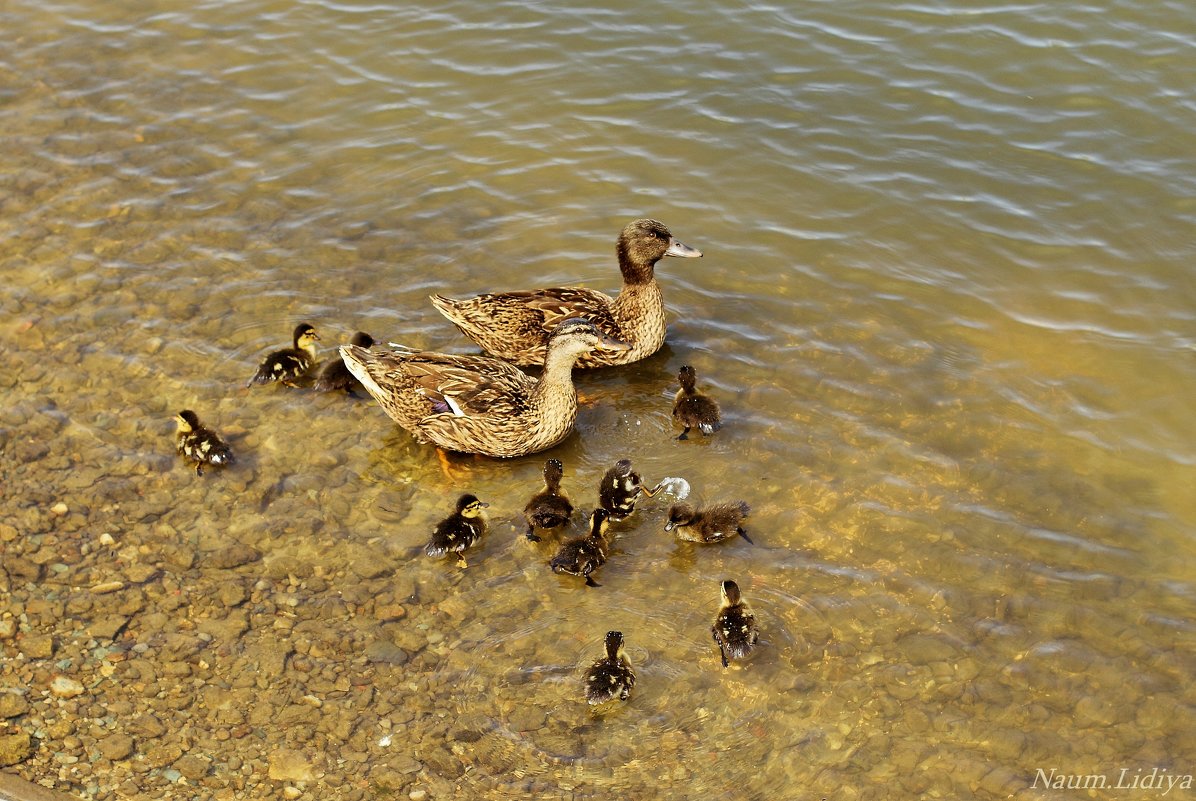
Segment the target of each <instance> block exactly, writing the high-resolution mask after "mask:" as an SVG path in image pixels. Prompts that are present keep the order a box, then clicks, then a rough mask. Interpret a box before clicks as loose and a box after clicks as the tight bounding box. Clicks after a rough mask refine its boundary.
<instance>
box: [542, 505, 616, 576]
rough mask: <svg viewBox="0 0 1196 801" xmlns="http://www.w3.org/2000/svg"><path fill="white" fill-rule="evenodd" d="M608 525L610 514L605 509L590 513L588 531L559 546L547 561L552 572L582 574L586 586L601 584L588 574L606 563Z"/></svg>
mask: <svg viewBox="0 0 1196 801" xmlns="http://www.w3.org/2000/svg"><path fill="white" fill-rule="evenodd" d="M609 525H610V514H608V513H607V511H606V510H605V509H595V510H594V511H593V513H592V514H591V515H590V533H589V534H588V535H586V536H584V537H582V538H580V539H576V540H569V541H568V542H566V543H565V544H564V545H562V546H561V549H560V550H559V551H557V554H556V556H554V557H552V561H551V562H549V565H550V566H551V567H552V572H553V573H569V574H571V575H574V576H582V577H584V578H585V580H586V586H587V587H599V586H601V585H600V584H598V582H596V581H594V579H593V577H592V576H590V574H591V573H593V572H594V571H595V570H597V569H598V568H600V567H602V565H603V564H605V563H606V549H607V546H608V544H607V542H606V529H607V527H608V526H609Z"/></svg>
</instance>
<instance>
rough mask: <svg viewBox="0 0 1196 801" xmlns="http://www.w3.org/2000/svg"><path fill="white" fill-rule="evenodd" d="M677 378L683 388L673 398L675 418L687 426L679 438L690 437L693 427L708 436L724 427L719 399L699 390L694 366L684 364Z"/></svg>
mask: <svg viewBox="0 0 1196 801" xmlns="http://www.w3.org/2000/svg"><path fill="white" fill-rule="evenodd" d="M677 380H678V381H679V382H681V389H679V390H677V395H676V396H675V397H674V399H673V419H674V420H676V421H677V422H678V423H680V424H681V425H683V426H685V430H684V431H682V432H681V436H679V437H677V439H689V430H690V429H691V428H697V429H698V430H699V431H701V432H702V433H703V434H705V435H706V436H710V435H711V434H713V433H714V432H715V431H718V430H719V429H720V428H722V425H723V424H722V415H721V414H720V413H719V409H718V401H716V400H715V399H714V398H712V397H710V396H709V395H704V394H702V393H701V392H698V390H697V387H696V386H695V384H696V383H697V380H698V375H697V373H696V372H694V368H693V367H691V366H689V365H688V364H687V365H685V366H683V367H682V368H681V370H680V371H679V372H678V373H677Z"/></svg>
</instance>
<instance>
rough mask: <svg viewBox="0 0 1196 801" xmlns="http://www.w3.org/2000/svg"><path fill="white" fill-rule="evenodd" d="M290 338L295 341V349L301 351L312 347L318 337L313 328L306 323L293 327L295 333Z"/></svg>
mask: <svg viewBox="0 0 1196 801" xmlns="http://www.w3.org/2000/svg"><path fill="white" fill-rule="evenodd" d="M292 338H293V339H294V341H295V347H296V348H299V349H303V348H309V347H312V346H314V344H315V342H316V340H318V339H319V338H320V335H319V334H318V333H316V329H315V326H312V325H309V324H308V323H299V325H297V326H295V333H294V334H293V335H292Z"/></svg>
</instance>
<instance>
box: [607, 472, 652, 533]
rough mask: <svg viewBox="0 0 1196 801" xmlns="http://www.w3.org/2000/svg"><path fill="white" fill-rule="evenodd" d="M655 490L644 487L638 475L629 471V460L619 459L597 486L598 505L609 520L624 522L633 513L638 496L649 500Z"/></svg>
mask: <svg viewBox="0 0 1196 801" xmlns="http://www.w3.org/2000/svg"><path fill="white" fill-rule="evenodd" d="M654 494H655V490H654V489H652V490H650V489H648V488H647V487H645V486H644V481H643V479H642V478H640V474H639V473H636V472H635V471H633V470H632V469H631V460H630V459H620V460H619V461H617V462H615V466H614V467H612V468H611V469H610V470H607V471H606V474H605V475H603V476H602V481H601V482H600V483H599V484H598V505H599V506H601V507H602V508H603V509H605V510H606V511H607V512H608V513H609V514H610V519H611V520H613V521H615V522H619V521H620V520H626V519H627V518H628V517H630V516H631V513H632V512H634V511H635V502H636V501H638V500H639V497H640V495H644V496H645V497H648V498H651V497H652V496H653V495H654Z"/></svg>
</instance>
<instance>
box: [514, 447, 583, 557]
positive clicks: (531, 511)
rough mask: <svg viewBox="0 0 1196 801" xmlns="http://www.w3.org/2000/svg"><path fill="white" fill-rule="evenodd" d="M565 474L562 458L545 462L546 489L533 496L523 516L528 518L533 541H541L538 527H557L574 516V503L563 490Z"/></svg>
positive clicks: (529, 536)
mask: <svg viewBox="0 0 1196 801" xmlns="http://www.w3.org/2000/svg"><path fill="white" fill-rule="evenodd" d="M564 475H565V466H564V465H563V464H561V460H560V459H549V460H548V461H547V462H545V463H544V489H543V490H541V491H540V492H537V493H536V494H535V495H533V496H532V499H531V500H530V501H528V502H527V506H525V507H523V517H524V519H525V520H527V534H526V535H525V536H526V537H527V538H528V539H529V540H531V541H532V542H539V541H540V538H539V537H537V536H536V527H537V526H538V527H540V528H556V527H558V526H564V525H567V524H568V523H569V518H570V517H572V516H573V504H571V503H569V498H568V496H566V495H565V493H563V492H561V477H562V476H564Z"/></svg>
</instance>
